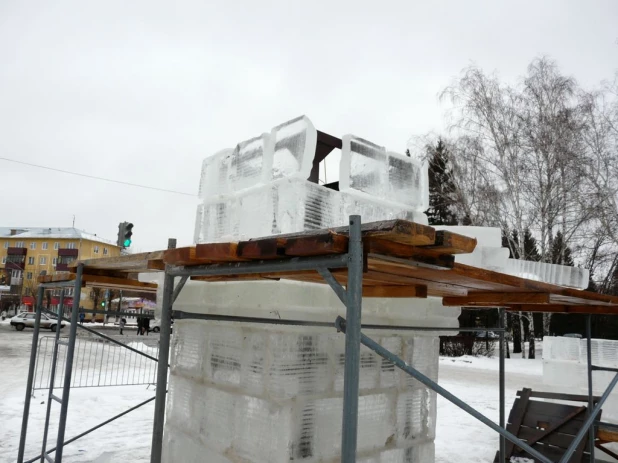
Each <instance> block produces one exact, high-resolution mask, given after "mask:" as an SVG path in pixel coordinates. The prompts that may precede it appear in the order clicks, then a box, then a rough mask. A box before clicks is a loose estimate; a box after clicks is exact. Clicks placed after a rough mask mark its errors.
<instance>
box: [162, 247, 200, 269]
mask: <svg viewBox="0 0 618 463" xmlns="http://www.w3.org/2000/svg"><path fill="white" fill-rule="evenodd" d="M163 262H165V263H166V264H169V265H197V264H200V263H201V262H200V260H199V259H198V258H197V257H196V255H195V246H187V247H183V248H175V249H168V250H167V251H165V253H164V254H163Z"/></svg>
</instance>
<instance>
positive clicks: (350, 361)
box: [341, 215, 363, 463]
mask: <svg viewBox="0 0 618 463" xmlns="http://www.w3.org/2000/svg"><path fill="white" fill-rule="evenodd" d="M348 243H349V244H348V286H347V288H346V297H345V301H346V317H347V319H348V329H347V330H346V334H345V364H344V376H343V423H342V432H341V461H342V462H343V463H354V462H355V461H356V440H357V434H358V433H357V428H358V387H359V386H358V384H359V374H360V345H361V343H360V335H361V309H362V298H363V242H362V237H361V218H360V216H359V215H353V216H351V217H350V239H349V242H348Z"/></svg>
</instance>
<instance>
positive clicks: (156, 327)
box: [150, 317, 174, 333]
mask: <svg viewBox="0 0 618 463" xmlns="http://www.w3.org/2000/svg"><path fill="white" fill-rule="evenodd" d="M173 330H174V318H173V317H172V331H173ZM150 331H152V332H153V333H158V332H159V331H161V319H159V318H154V319H152V320H151V321H150Z"/></svg>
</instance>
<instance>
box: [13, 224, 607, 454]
mask: <svg viewBox="0 0 618 463" xmlns="http://www.w3.org/2000/svg"><path fill="white" fill-rule="evenodd" d="M172 248H175V241H174V240H170V243H168V249H172ZM363 265H364V259H363V242H362V237H361V218H360V216H356V215H355V216H351V217H350V223H349V244H348V250H347V253H343V254H336V255H326V256H314V257H293V258H288V259H280V260H268V261H254V262H229V263H216V264H206V265H170V264H167V265H165V268H164V270H163V272H164V283H163V301H162V313H161V326H160V340H159V342H160V349H159V358H158V360H157V361H158V366H159V368H158V371H157V384H156V396H155V397H154V398H153V399H149V400H148V401H145V402H143V403H141V404H139V405H137V406H136V407H134V408H137V407H140V406H142V405H145V404H146V403H149V402H150V401H152V400H154V402H155V408H154V422H153V432H152V448H151V459H150V461H151V463H160V462H161V459H162V441H163V429H164V422H165V404H166V394H167V380H168V377H167V376H168V370H167V367H168V364H169V346H170V336H171V321H172V315H174V316H175V317H176V318H178V319H187V318H192V319H203V320H219V321H229V322H250V323H268V324H284V325H307V326H309V325H311V326H322V327H333V328H336V329H337V330H338V331H340V332H342V333H344V335H345V364H344V390H343V421H342V429H343V432H342V442H341V461H342V462H344V463H353V462H354V461H355V460H356V448H357V428H358V396H359V371H360V349H361V345H365V346H366V347H368V348H369V349H371V350H372V351H374V352H375V353H376V354H378V355H379V356H381V357H382V358H384V359H386V360H388V361H390V362H392V363H393V364H394V365H395V366H397V367H398V368H399V369H401V370H402V371H404V372H405V373H407V374H408V375H410V376H412V377H414V378H415V379H416V380H418V381H420V382H421V383H423V384H424V385H425V386H426V387H428V388H429V389H431V390H433V391H435V392H436V393H437V394H439V395H440V396H442V397H444V398H445V399H447V400H448V401H450V402H451V403H453V404H454V405H456V406H457V407H459V408H460V409H462V410H463V411H465V412H466V413H468V414H470V415H471V416H473V417H475V418H476V419H478V420H479V421H480V422H482V423H483V424H485V425H486V426H488V427H489V428H491V429H492V430H494V431H495V432H497V433H498V434H499V438H500V442H499V458H500V461H501V462H504V461H505V457H506V456H505V447H506V446H505V443H506V441H507V440H508V441H510V442H512V443H513V444H514V445H515V446H517V447H519V448H521V449H523V450H525V451H526V452H527V453H528V454H529V455H531V456H532V457H534V458H535V459H537V460H538V461H541V462H543V463H551V460H550V459H548V458H547V457H546V456H544V455H543V454H541V453H540V452H539V451H538V450H536V449H534V448H533V447H532V446H531V445H529V444H528V443H526V441H524V440H522V439H520V438H518V437H517V436H516V435H514V434H513V433H512V432H510V431H508V430H507V427H506V425H505V394H504V389H505V365H504V354H505V349H504V341H505V339H504V332H505V327H504V314H505V312H504V309H502V308H499V314H500V316H499V325H498V327H496V328H493V330H495V331H497V332H498V333H499V342H500V348H499V385H498V387H499V406H500V413H499V423H495V422H493V421H492V420H490V419H489V418H487V417H486V416H484V415H483V414H481V413H480V412H479V411H477V410H475V409H474V408H472V407H471V406H470V405H468V404H467V403H465V402H464V401H463V400H461V399H459V398H458V397H456V396H455V395H453V394H452V393H450V392H449V391H447V390H446V389H444V388H442V387H441V386H439V385H438V384H437V383H436V382H434V381H433V380H431V379H430V378H428V377H427V376H426V375H424V374H422V373H421V372H419V371H418V370H417V369H415V368H413V367H412V366H410V365H407V364H406V363H405V361H404V360H403V359H401V358H399V357H398V356H396V355H395V354H393V353H392V352H390V351H388V350H387V349H385V348H384V347H382V346H380V345H379V344H378V343H376V342H375V341H374V340H372V339H371V338H369V337H367V336H366V335H364V334H363V333H362V331H361V330H362V329H363V328H364V329H392V330H419V331H420V330H428V331H447V330H449V329H445V328H441V327H414V326H392V325H363V324H362V294H363V292H362V287H363V271H364V268H363ZM416 265H418V266H419V267H423V266H424V265H427V266H429V265H430V264H424V263H422V262H418V263H416ZM335 269H347V284H346V287H345V288H344V287H343V286H342V285H341V284H340V283H339V282H338V281H337V280H336V279H335V277H334V276H333V273H331V270H335ZM82 270H83V266H82V264H80V265H79V266H78V267H77V272H76V277H75V282H74V285H75V298H74V301H73V311H72V314H71V320H70V322H71V329H70V334H69V340H68V356H67V357H68V359H67V369H68V370H67V371H68V372H65V386H64V389H63V394H62V398H58V399H56V400H57V401H59V402H60V403H61V405H62V409H61V412H60V414H61V422H60V423H61V426H60V428H59V432H58V437H57V442H56V447H55V449H51V450H46V448H45V446H46V443H45V439H44V444H43V449H42V453H41V455H40V456H39V457H37V458H35V459H32V460H29V461H30V462H32V461H36V460H37V459H40V460H41V461H44V460H47V461H55V462H61V461H62V450H63V446H64V445H66V444H68V443H69V442H72V441H73V440H75V439H77V438H79V437H81V436H82V435H85V434H87V433H88V432H90V431H92V430H94V429H97V428H98V427H100V426H102V425H103V424H105V423H103V424H101V425H99V426H97V427H95V428H93V429H92V430H89V431H87V432H86V433H82V434H81V435H80V436H76V437H75V438H73V439H70V440H68V441H66V442H65V441H64V430H65V426H66V410H67V406H68V402H69V393H70V378H71V375H70V371H71V363H72V358H73V349H74V346H75V336H76V331H77V326H78V323H77V315H78V309H79V294H80V288H81V284H82ZM299 270H312V271H316V272H318V273H319V274H320V275H321V276H322V278H323V279H324V280H325V281H326V283H328V285H329V286H330V287H331V288H332V289H333V291H334V292H335V293H336V295H337V296H338V297H339V299H340V300H341V302H342V303H343V304H344V305H345V306H346V317H345V319H344V318H342V317H338V318H337V319H336V320H334V321H333V322H332V323H324V322H309V321H303V320H278V319H277V320H275V319H267V318H256V317H239V316H228V315H209V314H193V313H186V312H181V311H177V312H174V311H173V304H174V301H175V300H176V298H177V297H178V295H179V294H180V292H181V290H182V287H183V286H184V284H185V282H186V281H187V279H188V278H189V277H194V276H225V275H250V274H261V273H268V272H273V273H274V272H286V271H288V272H293V271H299ZM176 277H180V279H179V281H178V283H176V285H175V278H176ZM44 286H45V285H41V286H40V287H39V296H40V297H39V298H38V299H37V300H38V304H37V309H36V314H37V316H36V322H35V327H34V335H33V342H32V352H31V358H30V368H29V373H28V383H27V388H26V400H25V405H24V419H23V423H22V430H21V437H20V446H19V455H18V462H19V463H22V462H23V461H24V448H25V442H26V432H27V426H28V414H29V408H30V395H31V391H32V380H33V373H34V367H35V360H36V358H35V356H36V342H37V339H38V335H39V324H40V315H41V310H42V309H41V302H40V301H41V300H42V292H43V288H44ZM55 286H62V285H59V284H55ZM65 286H67V284H65ZM59 313H60V312H59ZM589 320H590V317H589V318H588V393H589V394H588V395H589V404H588V405H589V409H588V416H587V419H586V421H585V423H584V425H583V427H582V428H581V429H580V431H579V433H578V434H577V435H576V437H575V438H574V439H573V441H572V442H571V444H570V446H569V448H568V449H567V451H566V452H565V454H564V456H563V457H562V459H561V460H560V463H566V462H568V461H569V459H570V457H571V455H572V454H573V452H574V451H575V449H576V447H577V446H578V445H579V444H580V443H581V441H582V439H583V438H584V437H585V436H586V434H588V436H589V439H590V442H589V445H590V452H591V461H594V456H593V455H594V453H593V452H594V435H595V434H594V427H595V426H597V427H598V426H600V425H601V424H600V423H598V421H597V422H595V421H596V417H597V416H598V414H599V412H600V410H601V407H602V406H603V403H604V402H605V400H606V399H607V397H608V396H609V394H610V392H611V391H612V389H613V387H614V386H615V385H616V383H618V374H617V375H616V376H615V377H614V379H613V380H612V381H611V383H610V385H609V386H608V388H607V389H606V391H605V392H604V394H603V396H602V397H601V399H600V400H599V401H598V402H597V403H596V406H594V407H593V398H592V371H593V370H597V369H602V368H600V367H596V366H593V365H592V360H591V348H590V321H589ZM452 330H453V331H466V330H465V329H462V328H453V329H452ZM478 330H479V329H478V328H477V329H471V330H468V331H478ZM56 336H57V340H56V343H58V342H59V341H58V339H59V338H58V334H57V335H56ZM120 344H121V343H120ZM126 347H128V346H126ZM50 397H51V398H52V399H53V398H54V397H55V396H54V395H53V394H52V389H51V388H50ZM129 411H130V410H129ZM129 411H127V412H123V413H122V414H120V415H118V416H116V417H114V418H112V419H110V420H108V421H106V423H107V422H110V421H112V420H113V419H115V418H117V417H119V416H122V415H124V414H126V413H128V412H129ZM47 418H49V404H48V414H47ZM46 428H47V426H46ZM53 450H55V451H56V456H55V459H52V458H51V457H49V455H48V454H49V453H51V452H52V451H53Z"/></svg>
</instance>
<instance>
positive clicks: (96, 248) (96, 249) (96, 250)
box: [93, 246, 99, 254]
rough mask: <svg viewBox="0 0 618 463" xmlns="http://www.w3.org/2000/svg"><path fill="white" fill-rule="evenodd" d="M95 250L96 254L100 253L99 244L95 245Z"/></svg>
mask: <svg viewBox="0 0 618 463" xmlns="http://www.w3.org/2000/svg"><path fill="white" fill-rule="evenodd" d="M93 251H94V253H95V254H98V253H99V247H98V246H95V247H94V249H93Z"/></svg>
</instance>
